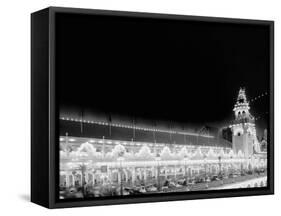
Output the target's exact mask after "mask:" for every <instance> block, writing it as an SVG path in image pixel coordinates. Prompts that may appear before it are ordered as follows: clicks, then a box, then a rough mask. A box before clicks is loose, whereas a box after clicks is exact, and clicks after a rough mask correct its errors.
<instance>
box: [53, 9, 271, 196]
mask: <svg viewBox="0 0 281 216" xmlns="http://www.w3.org/2000/svg"><path fill="white" fill-rule="evenodd" d="M269 33H270V31H269V28H268V26H266V25H257V24H251V23H244V24H243V23H242V24H238V23H227V22H208V21H196V20H192V19H191V20H181V19H179V20H177V19H168V18H157V17H156V18H148V17H137V16H136V17H133V16H132V17H130V18H128V17H126V16H118V15H116V16H108V15H107V16H103V15H85V14H84V15H83V14H64V13H58V14H57V15H56V52H57V55H56V66H55V67H56V72H57V75H56V79H57V85H56V86H57V91H58V95H57V99H56V100H57V103H58V106H59V108H58V109H59V113H58V115H57V116H58V120H57V121H58V122H59V123H58V125H59V129H58V130H59V132H58V133H59V135H58V137H57V139H59V140H58V143H59V148H57V149H58V151H59V170H58V172H59V173H58V175H59V182H58V184H59V185H58V188H59V189H58V193H59V194H57V195H58V198H59V200H61V201H63V200H66V201H67V200H75V199H102V198H106V197H111V198H112V197H117V198H118V197H124V196H126V197H130V196H131V197H137V196H145V195H157V194H158V195H159V194H172V193H177V194H179V193H185V194H186V195H188V194H189V193H194V192H198V191H214V190H229V189H233V190H242V189H249V188H252V189H253V188H256V189H258V188H266V187H267V185H268V166H267V162H268V152H267V150H268V146H269V144H270V139H269V135H268V134H269V133H270V128H269V115H270V113H269V112H270V100H269V98H270V94H271V93H270V77H269V74H270V73H269V70H270V67H269V64H270V58H269V55H270V47H269V43H268V41H269V37H270V35H269Z"/></svg>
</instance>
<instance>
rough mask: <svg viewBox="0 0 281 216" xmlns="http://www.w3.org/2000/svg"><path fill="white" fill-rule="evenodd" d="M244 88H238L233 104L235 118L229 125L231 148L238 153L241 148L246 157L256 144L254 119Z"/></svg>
mask: <svg viewBox="0 0 281 216" xmlns="http://www.w3.org/2000/svg"><path fill="white" fill-rule="evenodd" d="M249 110H250V106H249V102H248V101H247V97H246V94H245V89H243V88H240V90H239V94H238V97H237V101H236V103H235V105H234V109H233V111H234V115H235V120H234V121H233V122H232V125H230V127H231V129H232V148H233V151H234V152H236V153H238V151H239V150H241V151H242V152H243V153H244V154H245V156H246V157H248V156H251V155H252V154H253V153H254V151H255V150H256V149H257V148H256V146H257V144H258V141H257V136H256V128H255V119H254V117H253V116H252V115H251V114H250V112H249Z"/></svg>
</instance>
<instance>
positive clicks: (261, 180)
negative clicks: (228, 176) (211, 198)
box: [212, 176, 267, 190]
mask: <svg viewBox="0 0 281 216" xmlns="http://www.w3.org/2000/svg"><path fill="white" fill-rule="evenodd" d="M266 185H267V177H266V176H263V177H258V178H255V179H251V180H246V181H243V182H238V183H234V184H228V185H224V186H221V187H217V188H212V190H214V189H215V190H221V189H237V188H249V187H266Z"/></svg>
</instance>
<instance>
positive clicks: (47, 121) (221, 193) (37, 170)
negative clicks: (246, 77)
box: [31, 7, 274, 208]
mask: <svg viewBox="0 0 281 216" xmlns="http://www.w3.org/2000/svg"><path fill="white" fill-rule="evenodd" d="M56 13H76V14H88V15H92V14H94V15H105V16H106V15H110V16H112V15H113V16H115V15H116V16H123V17H127V19H130V18H131V17H145V18H155V19H162V18H165V19H170V20H185V21H188V20H189V21H200V22H218V23H227V24H234V23H235V24H256V25H263V26H267V27H268V28H269V32H270V39H269V48H270V54H269V55H270V65H269V67H270V68H269V71H270V75H269V76H270V87H269V88H270V91H269V96H270V98H269V99H270V113H269V121H270V123H269V126H268V127H269V131H270V133H269V134H268V139H269V145H268V151H267V154H268V184H267V187H264V188H245V189H241V190H240V189H239V190H237V189H235V190H233V189H227V190H217V191H213V190H212V191H200V192H189V193H172V194H161V195H155V196H154V195H151V196H138V197H134V198H132V197H117V198H116V197H110V198H106V199H95V200H86V199H84V200H70V201H67V202H62V201H58V200H57V193H58V188H57V186H56V185H57V181H58V160H59V158H58V157H59V155H58V144H57V143H58V137H59V135H58V119H59V114H58V107H57V105H56V104H57V100H58V98H57V96H56V80H55V77H56V76H55V73H56V72H55V56H56V47H55V41H56V38H55V15H56ZM267 194H274V22H273V21H264V20H245V19H230V18H215V17H199V16H186V15H167V14H153V13H139V12H123V11H106V10H93V9H77V8H61V7H49V8H46V9H43V10H40V11H37V12H35V13H32V15H31V201H32V202H34V203H36V204H39V205H42V206H45V207H47V208H64V207H80V206H96V205H113V204H129V203H147V202H162V201H176V200H193V199H207V198H221V197H237V196H252V195H267Z"/></svg>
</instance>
